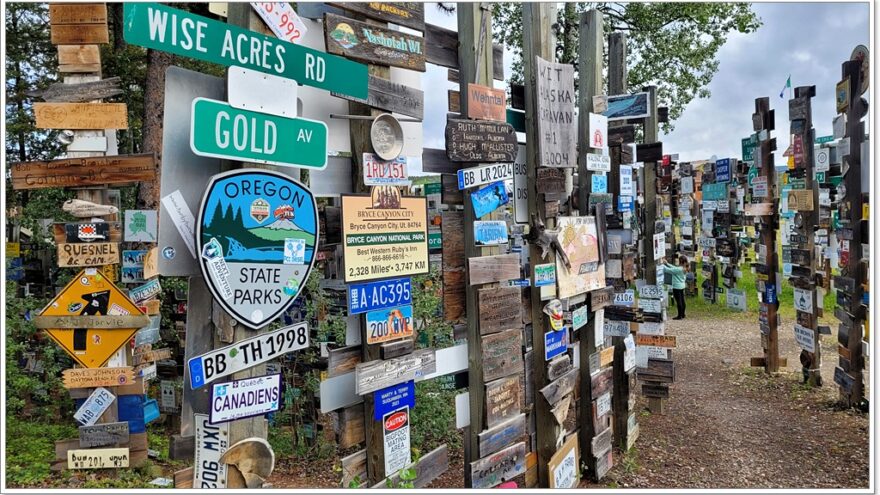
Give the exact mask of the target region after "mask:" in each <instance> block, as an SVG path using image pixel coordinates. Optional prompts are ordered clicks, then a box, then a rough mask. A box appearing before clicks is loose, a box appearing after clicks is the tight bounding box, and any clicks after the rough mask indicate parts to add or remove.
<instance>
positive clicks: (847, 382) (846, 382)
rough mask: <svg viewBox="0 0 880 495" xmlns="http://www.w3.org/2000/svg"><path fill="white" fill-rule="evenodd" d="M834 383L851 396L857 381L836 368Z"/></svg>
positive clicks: (841, 369) (839, 368)
mask: <svg viewBox="0 0 880 495" xmlns="http://www.w3.org/2000/svg"><path fill="white" fill-rule="evenodd" d="M834 383H836V384H838V385H840V388H841V390H843V391H844V392H846V393H847V394H851V393H852V390H853V387H854V386H855V383H856V381H855V378H853V377H851V376H850V375H848V374H847V373H846V371H844V370H843V368H841V367H839V366H838V367H835V368H834Z"/></svg>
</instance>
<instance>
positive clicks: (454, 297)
mask: <svg viewBox="0 0 880 495" xmlns="http://www.w3.org/2000/svg"><path fill="white" fill-rule="evenodd" d="M440 215H441V224H440V230H441V232H442V237H441V239H442V242H443V317H444V319H445V320H446V321H459V320H460V319H461V318H462V317H463V316H464V313H465V270H464V260H465V257H464V214H463V212H461V211H444V212H442V213H441V214H440Z"/></svg>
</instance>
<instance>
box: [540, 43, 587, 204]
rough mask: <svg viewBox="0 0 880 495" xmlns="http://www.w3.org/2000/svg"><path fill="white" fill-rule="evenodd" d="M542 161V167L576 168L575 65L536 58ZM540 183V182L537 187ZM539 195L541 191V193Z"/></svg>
mask: <svg viewBox="0 0 880 495" xmlns="http://www.w3.org/2000/svg"><path fill="white" fill-rule="evenodd" d="M535 61H536V63H535V71H536V77H535V81H536V85H537V89H536V91H537V93H538V98H537V110H536V111H535V116H536V118H537V121H538V136H539V137H540V141H539V142H538V149H539V151H540V154H539V162H538V164H537V165H538V166H541V167H574V166H576V165H577V143H578V136H577V132H578V129H577V121H576V119H575V115H574V104H575V97H574V66H573V65H571V64H559V63H556V62H555V61H553V62H551V61H547V60H544V59H543V58H541V57H536V58H535ZM538 170H540V169H538ZM538 184H540V181H539V182H537V183H536V185H538ZM539 192H540V191H539Z"/></svg>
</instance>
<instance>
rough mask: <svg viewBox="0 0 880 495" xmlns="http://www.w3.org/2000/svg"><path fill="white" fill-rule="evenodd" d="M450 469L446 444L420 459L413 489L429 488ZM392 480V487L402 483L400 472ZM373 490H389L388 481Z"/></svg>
mask: <svg viewBox="0 0 880 495" xmlns="http://www.w3.org/2000/svg"><path fill="white" fill-rule="evenodd" d="M448 469H449V449H448V447H447V446H446V444H445V443H444V444H443V445H441V446H439V447H437V448H436V449H434V450H432V451H431V452H428V454H427V455H424V456H422V458H421V459H419V463H418V464H416V465H415V471H416V478H415V479H414V480H413V481H412V484H413V487H415V488H424V487H426V486H428V485H429V484H431V482H432V481H434V480H435V479H437V478H438V477H440V475H441V474H443V473H445V472H446V471H447V470H448ZM390 479H391V484H392V486H397V485H398V484H399V483H400V472H399V471H398V472H397V473H394V475H393V476H391V478H390ZM373 488H388V484H387V481H386V480H382V481H380V482H379V483H376V484H375V485H373Z"/></svg>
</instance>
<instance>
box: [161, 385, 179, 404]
mask: <svg viewBox="0 0 880 495" xmlns="http://www.w3.org/2000/svg"><path fill="white" fill-rule="evenodd" d="M160 389H161V396H160V398H161V400H160V402H159V406H160V407H161V409H162V410H163V411H174V410H176V409H177V387H175V385H174V382H172V381H168V380H162V382H161V384H160Z"/></svg>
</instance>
